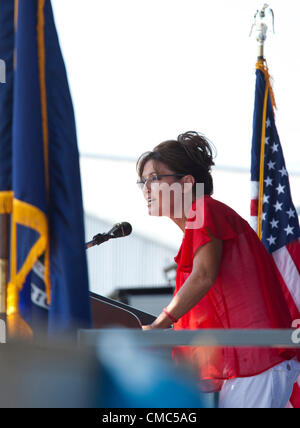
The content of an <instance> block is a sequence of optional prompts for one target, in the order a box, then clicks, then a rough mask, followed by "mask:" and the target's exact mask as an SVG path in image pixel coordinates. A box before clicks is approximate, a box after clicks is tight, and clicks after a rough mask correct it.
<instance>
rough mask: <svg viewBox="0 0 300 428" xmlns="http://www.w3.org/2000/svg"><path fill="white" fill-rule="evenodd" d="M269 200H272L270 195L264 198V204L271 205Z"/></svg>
mask: <svg viewBox="0 0 300 428" xmlns="http://www.w3.org/2000/svg"><path fill="white" fill-rule="evenodd" d="M269 198H270V195H264V197H263V204H268V203H269Z"/></svg>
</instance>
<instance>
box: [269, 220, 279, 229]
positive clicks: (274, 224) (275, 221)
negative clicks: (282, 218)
mask: <svg viewBox="0 0 300 428" xmlns="http://www.w3.org/2000/svg"><path fill="white" fill-rule="evenodd" d="M278 223H279V220H275V218H273V220H272V221H270V225H271V226H272V229H274V227H276V228H277V229H278V226H277V225H278Z"/></svg>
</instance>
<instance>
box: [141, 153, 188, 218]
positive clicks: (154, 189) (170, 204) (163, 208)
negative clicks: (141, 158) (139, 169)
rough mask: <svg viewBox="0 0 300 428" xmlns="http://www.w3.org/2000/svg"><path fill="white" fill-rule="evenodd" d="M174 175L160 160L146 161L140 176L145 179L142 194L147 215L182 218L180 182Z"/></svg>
mask: <svg viewBox="0 0 300 428" xmlns="http://www.w3.org/2000/svg"><path fill="white" fill-rule="evenodd" d="M174 175H175V173H174V171H171V170H170V169H169V168H168V167H167V166H166V165H165V164H163V163H162V162H155V164H154V163H153V161H152V160H149V161H148V162H146V164H145V166H144V170H143V175H142V177H141V178H142V181H145V185H144V187H143V195H144V198H145V199H146V201H147V205H148V213H149V215H152V216H167V217H170V218H182V216H183V209H182V196H183V191H182V184H181V181H180V178H179V177H178V176H174Z"/></svg>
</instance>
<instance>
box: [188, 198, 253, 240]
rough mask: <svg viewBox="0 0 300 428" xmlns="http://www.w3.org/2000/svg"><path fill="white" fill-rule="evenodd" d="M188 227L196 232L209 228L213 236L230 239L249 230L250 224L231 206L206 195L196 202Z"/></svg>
mask: <svg viewBox="0 0 300 428" xmlns="http://www.w3.org/2000/svg"><path fill="white" fill-rule="evenodd" d="M192 208H193V209H192V211H191V212H190V214H191V215H189V219H188V223H187V226H188V228H191V229H193V230H194V231H195V230H197V229H202V228H209V229H210V230H211V231H212V233H213V235H214V236H216V237H220V239H228V238H229V237H233V236H235V235H236V234H239V233H241V232H245V231H246V230H249V228H251V227H250V225H249V223H248V222H247V221H246V220H245V219H243V218H242V217H241V216H240V215H239V214H238V213H237V212H236V211H235V210H234V209H232V208H231V207H230V206H229V205H226V204H225V203H223V202H221V201H219V200H217V199H214V198H212V197H211V196H209V195H204V196H202V197H201V198H198V199H196V200H195V201H194V203H193V205H192Z"/></svg>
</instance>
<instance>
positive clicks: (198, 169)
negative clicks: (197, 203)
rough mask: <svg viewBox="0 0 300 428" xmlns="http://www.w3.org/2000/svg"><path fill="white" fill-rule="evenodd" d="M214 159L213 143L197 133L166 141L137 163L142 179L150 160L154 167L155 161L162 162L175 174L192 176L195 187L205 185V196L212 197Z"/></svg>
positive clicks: (188, 133) (144, 154)
mask: <svg viewBox="0 0 300 428" xmlns="http://www.w3.org/2000/svg"><path fill="white" fill-rule="evenodd" d="M213 157H214V156H213V150H212V143H210V142H209V141H208V139H207V138H205V137H204V136H203V135H201V134H199V133H197V132H185V133H184V134H180V135H179V136H178V138H177V140H168V141H164V142H163V143H160V144H159V145H158V146H156V147H154V149H153V150H152V151H149V152H146V153H143V154H142V155H141V156H140V158H139V159H138V161H137V164H136V169H137V173H138V175H139V177H140V178H141V177H142V175H143V171H144V167H145V165H146V163H147V162H148V161H149V160H152V161H153V162H154V165H155V161H157V162H162V163H164V164H165V165H167V167H168V168H169V169H170V170H171V171H174V173H178V174H183V175H192V176H193V177H194V179H195V185H196V183H204V194H205V195H212V193H213V180H212V176H211V167H212V166H213V165H214V161H213ZM195 185H194V187H195ZM194 187H193V190H194Z"/></svg>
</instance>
